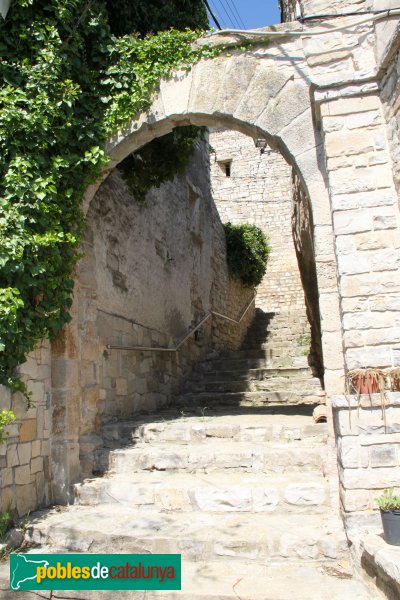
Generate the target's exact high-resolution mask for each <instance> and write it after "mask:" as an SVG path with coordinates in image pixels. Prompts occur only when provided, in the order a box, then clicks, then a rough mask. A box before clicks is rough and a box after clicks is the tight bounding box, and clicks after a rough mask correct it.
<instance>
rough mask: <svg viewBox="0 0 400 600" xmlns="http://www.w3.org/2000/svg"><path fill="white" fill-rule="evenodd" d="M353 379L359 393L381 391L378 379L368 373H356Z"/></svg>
mask: <svg viewBox="0 0 400 600" xmlns="http://www.w3.org/2000/svg"><path fill="white" fill-rule="evenodd" d="M351 381H352V384H353V387H354V389H355V390H356V392H357V394H376V393H377V392H378V391H379V390H378V381H377V380H376V379H375V378H374V377H373V376H372V375H369V374H368V373H367V374H365V375H356V377H353V379H352V380H351Z"/></svg>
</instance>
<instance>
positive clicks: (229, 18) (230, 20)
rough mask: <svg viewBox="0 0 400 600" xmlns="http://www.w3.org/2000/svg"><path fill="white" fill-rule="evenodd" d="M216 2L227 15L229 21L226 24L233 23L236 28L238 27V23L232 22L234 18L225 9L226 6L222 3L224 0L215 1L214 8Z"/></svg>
mask: <svg viewBox="0 0 400 600" xmlns="http://www.w3.org/2000/svg"><path fill="white" fill-rule="evenodd" d="M216 1H218V2H219V4H220V5H221V8H222V10H223V11H224V13H225V15H226V18H227V19H228V20H227V21H226V22H227V23H229V22H231V23H233V25H234V26H235V25H237V23H235V21H232V17H231V16H230V15H229V14H228V11H227V9H226V7H225V4H224V3H223V2H222V0H214V6H215V2H216ZM224 20H225V17H224Z"/></svg>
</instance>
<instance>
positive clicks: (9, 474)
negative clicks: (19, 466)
mask: <svg viewBox="0 0 400 600" xmlns="http://www.w3.org/2000/svg"><path fill="white" fill-rule="evenodd" d="M12 484H13V470H12V468H6V467H3V468H2V469H1V472H0V488H1V489H3V488H5V487H8V486H10V485H12Z"/></svg>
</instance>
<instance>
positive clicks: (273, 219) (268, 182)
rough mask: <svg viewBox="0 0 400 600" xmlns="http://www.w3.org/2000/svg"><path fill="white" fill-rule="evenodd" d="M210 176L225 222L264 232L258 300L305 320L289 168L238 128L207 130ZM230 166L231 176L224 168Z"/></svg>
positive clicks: (270, 308)
mask: <svg viewBox="0 0 400 600" xmlns="http://www.w3.org/2000/svg"><path fill="white" fill-rule="evenodd" d="M210 145H211V148H212V152H211V159H210V160H211V182H212V190H213V196H214V200H215V203H216V205H217V207H218V210H219V214H220V216H221V220H222V221H223V222H224V223H225V222H227V221H230V222H231V223H234V224H235V225H236V224H239V223H254V224H255V225H257V226H258V227H260V228H261V229H262V230H263V231H264V233H265V234H266V235H267V236H268V238H269V240H270V245H271V254H270V257H269V262H268V266H267V273H266V275H265V277H264V279H263V281H262V282H261V284H260V285H259V286H258V288H257V299H256V305H257V306H258V307H259V308H261V309H263V310H264V311H265V312H273V313H288V314H291V315H292V316H293V317H294V318H295V319H296V320H298V322H301V323H303V324H304V327H306V326H307V317H306V308H305V302H304V292H303V288H302V284H301V279H300V273H299V269H298V264H297V259H296V253H295V248H294V244H293V237H292V180H291V172H292V171H291V168H290V166H289V165H288V164H287V163H286V161H285V160H284V158H283V157H282V156H281V154H279V153H277V152H272V151H271V149H270V148H268V149H267V150H266V151H265V152H263V153H261V152H260V150H259V149H258V148H256V147H255V145H254V141H253V139H252V138H250V137H247V136H245V135H242V134H240V133H238V132H236V131H228V130H214V131H213V130H211V132H210ZM227 166H229V169H230V171H229V176H227V172H226V168H227Z"/></svg>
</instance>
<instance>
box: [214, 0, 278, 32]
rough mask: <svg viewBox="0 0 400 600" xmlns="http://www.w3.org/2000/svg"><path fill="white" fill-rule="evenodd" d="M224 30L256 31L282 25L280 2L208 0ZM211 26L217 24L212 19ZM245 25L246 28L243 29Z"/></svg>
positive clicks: (276, 0)
mask: <svg viewBox="0 0 400 600" xmlns="http://www.w3.org/2000/svg"><path fill="white" fill-rule="evenodd" d="M208 2H209V4H210V6H211V8H212V10H213V13H214V14H215V16H216V18H217V20H218V21H219V24H220V25H221V27H222V29H226V28H234V29H256V28H257V27H265V26H266V25H276V24H277V23H280V20H281V19H280V11H279V7H278V0H208ZM210 24H211V25H212V26H214V27H215V23H214V22H213V20H212V19H211V18H210ZM243 25H244V27H243Z"/></svg>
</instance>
